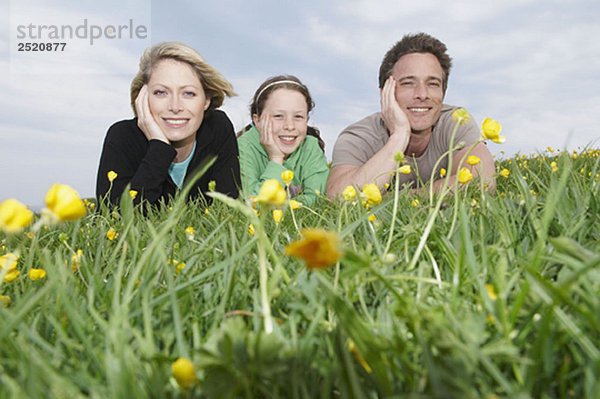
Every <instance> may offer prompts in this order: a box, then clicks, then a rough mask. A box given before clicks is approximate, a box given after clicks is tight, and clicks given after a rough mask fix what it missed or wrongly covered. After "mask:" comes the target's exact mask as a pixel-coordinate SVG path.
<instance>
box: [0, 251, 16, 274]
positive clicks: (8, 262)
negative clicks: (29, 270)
mask: <svg viewBox="0 0 600 399" xmlns="http://www.w3.org/2000/svg"><path fill="white" fill-rule="evenodd" d="M18 260H19V257H18V256H17V255H15V254H13V253H12V252H9V253H7V254H6V255H2V256H0V270H14V269H15V268H16V267H17V261H18Z"/></svg>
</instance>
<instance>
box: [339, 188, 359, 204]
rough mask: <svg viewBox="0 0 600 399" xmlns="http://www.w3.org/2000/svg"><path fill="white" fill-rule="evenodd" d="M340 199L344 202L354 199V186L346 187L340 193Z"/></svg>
mask: <svg viewBox="0 0 600 399" xmlns="http://www.w3.org/2000/svg"><path fill="white" fill-rule="evenodd" d="M342 198H343V199H345V200H346V201H350V200H351V199H354V198H356V189H355V188H354V186H348V187H346V188H345V189H344V191H342Z"/></svg>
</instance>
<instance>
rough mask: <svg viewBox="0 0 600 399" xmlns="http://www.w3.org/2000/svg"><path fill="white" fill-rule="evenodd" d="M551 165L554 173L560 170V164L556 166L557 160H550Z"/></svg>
mask: <svg viewBox="0 0 600 399" xmlns="http://www.w3.org/2000/svg"><path fill="white" fill-rule="evenodd" d="M550 167H551V168H552V173H556V172H558V166H556V162H554V161H553V162H550Z"/></svg>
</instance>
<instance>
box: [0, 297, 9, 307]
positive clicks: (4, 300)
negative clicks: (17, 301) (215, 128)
mask: <svg viewBox="0 0 600 399" xmlns="http://www.w3.org/2000/svg"><path fill="white" fill-rule="evenodd" d="M0 305H3V306H4V307H5V308H7V307H8V305H10V296H9V295H0Z"/></svg>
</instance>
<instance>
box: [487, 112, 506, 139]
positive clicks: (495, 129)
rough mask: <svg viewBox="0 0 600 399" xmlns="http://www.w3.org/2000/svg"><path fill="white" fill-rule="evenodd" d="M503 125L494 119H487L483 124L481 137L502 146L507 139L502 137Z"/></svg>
mask: <svg viewBox="0 0 600 399" xmlns="http://www.w3.org/2000/svg"><path fill="white" fill-rule="evenodd" d="M501 131H502V125H500V124H499V123H498V122H496V121H495V120H493V119H490V118H485V119H484V120H483V123H482V124H481V135H482V136H483V138H484V139H487V140H492V141H493V142H494V143H498V144H502V143H504V141H506V137H504V136H500V132H501Z"/></svg>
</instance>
